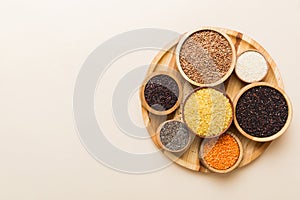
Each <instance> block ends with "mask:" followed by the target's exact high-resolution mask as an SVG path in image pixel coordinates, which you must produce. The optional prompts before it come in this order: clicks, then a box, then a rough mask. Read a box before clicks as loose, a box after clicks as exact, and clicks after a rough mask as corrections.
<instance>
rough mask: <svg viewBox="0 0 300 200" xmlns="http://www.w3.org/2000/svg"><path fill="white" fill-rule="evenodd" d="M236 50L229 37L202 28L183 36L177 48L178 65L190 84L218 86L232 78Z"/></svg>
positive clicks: (211, 29) (214, 30)
mask: <svg viewBox="0 0 300 200" xmlns="http://www.w3.org/2000/svg"><path fill="white" fill-rule="evenodd" d="M235 63H236V50H235V47H234V44H233V42H232V40H231V39H230V37H229V36H228V35H227V34H226V33H223V32H221V31H219V30H216V29H214V28H202V29H198V30H196V31H191V32H188V33H186V34H185V35H183V37H182V38H181V39H180V41H179V42H178V45H177V47H176V64H177V67H178V70H179V72H180V73H181V75H182V76H183V77H184V78H185V79H186V80H187V81H188V82H190V83H191V84H193V85H196V86H201V87H209V86H216V85H219V84H221V83H223V82H224V81H225V80H226V79H227V78H229V76H230V75H231V74H232V72H233V70H234V67H235Z"/></svg>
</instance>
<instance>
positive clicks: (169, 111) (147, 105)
mask: <svg viewBox="0 0 300 200" xmlns="http://www.w3.org/2000/svg"><path fill="white" fill-rule="evenodd" d="M158 75H167V76H169V77H171V78H172V79H173V80H174V81H175V82H176V84H177V85H178V97H177V102H176V103H175V104H174V106H173V107H171V108H170V109H168V110H163V111H159V110H155V109H153V108H152V107H151V106H149V104H148V103H147V101H146V99H145V93H144V92H145V87H146V84H147V83H148V82H149V81H150V79H151V78H153V77H155V76H158ZM140 94H141V96H140V98H141V101H142V106H143V107H144V108H146V109H147V110H148V111H149V112H151V113H153V114H155V115H168V114H170V113H172V112H174V111H175V110H176V109H177V108H178V106H179V105H180V102H181V99H182V85H181V82H180V80H179V79H178V78H177V76H176V74H175V73H172V72H167V71H157V72H154V73H152V74H151V75H150V76H148V77H146V79H145V81H144V83H143V84H142V86H141V92H140Z"/></svg>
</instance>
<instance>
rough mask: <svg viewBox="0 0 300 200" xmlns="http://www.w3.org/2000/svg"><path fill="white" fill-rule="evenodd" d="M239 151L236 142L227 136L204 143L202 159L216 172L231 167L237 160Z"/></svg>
mask: <svg viewBox="0 0 300 200" xmlns="http://www.w3.org/2000/svg"><path fill="white" fill-rule="evenodd" d="M239 155H240V149H239V145H238V143H237V141H236V140H235V138H234V137H232V136H231V135H229V134H226V133H225V134H223V135H221V136H220V137H219V138H213V139H209V140H207V141H205V144H204V147H203V158H204V160H205V161H206V163H207V164H208V165H209V166H210V167H212V168H214V169H217V170H226V169H229V168H230V167H232V166H233V165H234V164H235V163H236V162H237V160H238V159H239Z"/></svg>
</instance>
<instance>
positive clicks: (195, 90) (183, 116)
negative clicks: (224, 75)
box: [182, 87, 234, 138]
mask: <svg viewBox="0 0 300 200" xmlns="http://www.w3.org/2000/svg"><path fill="white" fill-rule="evenodd" d="M205 88H210V89H214V90H217V91H218V92H221V93H222V94H223V95H224V96H225V97H226V98H227V99H228V100H229V103H230V105H231V110H232V115H231V118H230V123H229V124H228V127H226V128H225V129H224V131H222V132H220V133H219V134H217V135H214V136H201V135H199V134H197V133H195V132H194V131H193V130H192V129H191V128H190V127H189V126H188V124H187V123H186V120H185V115H184V109H185V104H186V102H187V100H188V99H189V97H190V96H191V95H192V94H194V93H195V92H197V91H198V90H201V89H205ZM233 110H234V108H233V103H232V101H231V99H230V97H229V96H228V95H227V94H226V93H225V92H224V91H223V90H220V89H219V88H216V87H198V88H196V89H194V90H193V91H192V92H191V93H190V94H188V95H187V97H186V98H185V100H184V102H183V106H182V118H183V121H184V123H185V124H186V126H187V127H188V128H189V130H190V131H191V132H192V133H193V134H195V135H197V136H199V137H200V138H214V137H218V136H220V135H222V134H223V133H225V132H226V131H227V130H228V129H229V127H230V126H231V124H232V121H233V115H234V113H233Z"/></svg>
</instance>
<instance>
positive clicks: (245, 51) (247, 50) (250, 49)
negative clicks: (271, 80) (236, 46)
mask: <svg viewBox="0 0 300 200" xmlns="http://www.w3.org/2000/svg"><path fill="white" fill-rule="evenodd" d="M249 51H254V52H256V53H259V54H260V55H262V57H263V58H264V59H265V62H266V65H267V68H268V69H267V72H266V74H265V75H264V76H263V77H262V78H261V79H260V80H257V81H252V82H249V81H246V80H244V79H242V78H241V77H240V76H239V74H238V73H237V72H236V67H235V68H234V72H235V74H236V76H237V77H238V78H239V79H240V80H241V81H243V82H245V83H247V84H250V83H255V82H261V81H262V80H263V79H265V78H266V77H267V75H268V72H269V70H270V66H269V63H268V61H267V59H266V57H265V56H264V55H263V54H262V53H261V52H259V51H258V50H257V49H253V48H249V49H246V50H244V51H242V52H240V53H239V54H238V55H237V58H236V65H237V63H238V60H239V57H240V56H241V55H242V54H244V53H247V52H249Z"/></svg>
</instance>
